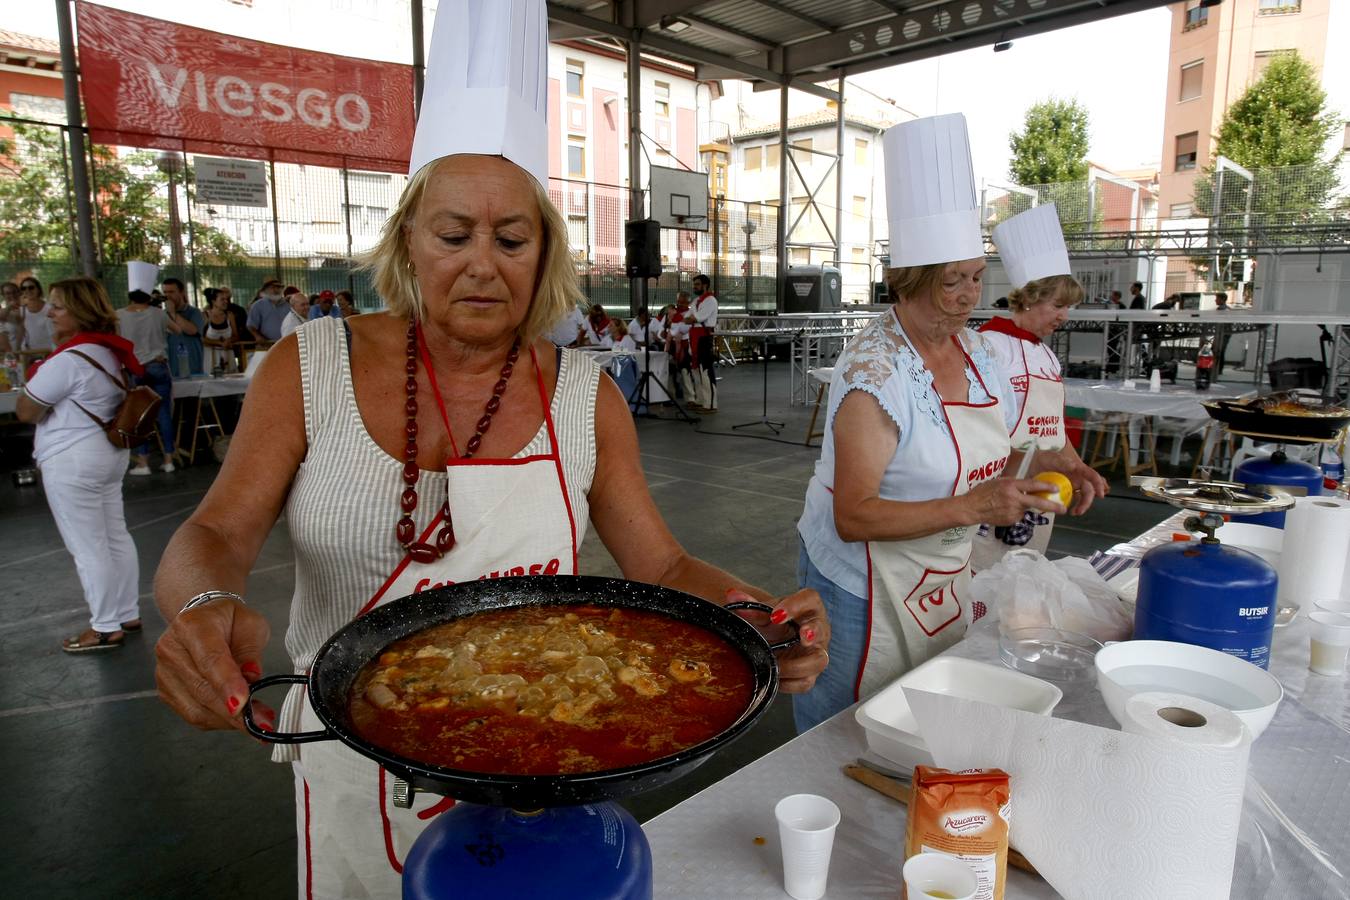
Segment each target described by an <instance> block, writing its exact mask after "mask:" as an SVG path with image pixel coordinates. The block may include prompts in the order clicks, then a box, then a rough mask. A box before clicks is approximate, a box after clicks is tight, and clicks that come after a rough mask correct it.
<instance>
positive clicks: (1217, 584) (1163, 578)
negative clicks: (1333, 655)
mask: <svg viewBox="0 0 1350 900" xmlns="http://www.w3.org/2000/svg"><path fill="white" fill-rule="evenodd" d="M1277 580H1278V579H1277V576H1276V573H1275V568H1274V566H1272V565H1270V563H1268V562H1266V561H1265V560H1263V559H1261V558H1260V557H1258V556H1256V555H1255V554H1253V553H1248V552H1247V551H1246V550H1240V549H1238V548H1236V547H1225V546H1223V545H1222V544H1221V543H1219V541H1218V540H1216V539H1215V538H1205V539H1203V540H1199V541H1181V542H1178V543H1174V544H1165V545H1162V546H1159V547H1154V548H1153V549H1152V550H1150V551H1148V553H1146V554H1144V558H1143V561H1142V562H1141V563H1140V565H1139V593H1138V599H1137V601H1136V604H1135V613H1134V636H1135V638H1136V639H1139V640H1152V641H1180V642H1182V643H1185V644H1196V645H1198V646H1201V647H1209V648H1211V649H1213V650H1219V651H1222V652H1223V653H1228V654H1230V655H1232V656H1236V657H1238V658H1239V659H1245V660H1247V661H1248V662H1250V663H1253V664H1255V665H1258V666H1260V667H1261V668H1263V669H1264V668H1267V667H1268V666H1269V665H1270V641H1271V636H1272V635H1273V633H1274V630H1275V612H1276V603H1275V598H1276V586H1277Z"/></svg>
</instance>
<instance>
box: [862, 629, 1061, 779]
mask: <svg viewBox="0 0 1350 900" xmlns="http://www.w3.org/2000/svg"><path fill="white" fill-rule="evenodd" d="M907 687H909V688H916V689H918V690H921V691H931V692H932V693H934V694H947V695H949V696H953V697H963V698H965V699H967V700H980V701H982V702H984V703H992V704H994V705H996V706H1006V707H1009V708H1011V709H1022V710H1026V711H1027V712H1031V713H1037V714H1038V715H1042V716H1048V715H1049V714H1050V712H1051V710H1053V709H1054V708H1055V706H1056V705H1057V704H1058V703H1059V701H1060V699H1061V698H1062V697H1063V696H1064V692H1063V691H1061V690H1060V689H1059V688H1057V687H1055V686H1054V685H1053V684H1050V683H1049V682H1048V681H1042V680H1041V679H1039V678H1033V677H1032V676H1030V675H1025V674H1023V673H1021V672H1014V671H1012V670H1011V669H1007V668H1004V667H1003V666H992V665H989V664H988V663H982V662H976V661H975V660H973V659H963V658H962V657H959V656H939V657H936V658H934V659H930V660H929V661H928V662H926V663H923V664H922V665H920V666H917V667H915V668H913V669H911V670H910V671H908V672H906V673H905V674H904V675H902V676H900V678H899V679H898V680H897V681H895V682H894V683H892V684H890V685H888V686H887V687H885V688H882V690H881V691H879V692H878V693H877V694H876V695H875V696H873V697H872V698H871V699H869V700H868V701H867V702H865V703H863V704H862V705H861V706H859V707H858V709H857V711H856V712H855V713H854V717H855V718H856V719H857V720H858V724H859V725H861V726H862V727H863V731H864V733H865V734H866V736H867V748H868V749H869V750H871V751H872V752H873V753H875V754H877V755H878V756H882V757H885V758H886V759H888V760H890V761H891V762H894V763H897V764H899V765H901V766H904V767H905V768H913V767H914V766H916V765H925V766H931V765H933V755H932V753H930V752H929V750H928V745H927V744H925V743H924V740H923V736H922V735H920V734H919V725H918V723H917V722H916V721H915V719H914V713H912V712H911V711H910V709H909V702H908V701H907V700H906V699H905V688H907Z"/></svg>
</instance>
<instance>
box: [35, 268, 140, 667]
mask: <svg viewBox="0 0 1350 900" xmlns="http://www.w3.org/2000/svg"><path fill="white" fill-rule="evenodd" d="M48 315H49V317H50V320H51V325H52V334H53V336H54V338H55V339H56V341H57V342H58V344H59V346H58V347H57V348H56V351H55V352H54V353H52V354H51V355H50V356H48V357H47V358H46V359H45V360H43V361H42V362H41V363H38V364H35V365H34V367H33V370H32V371H31V372H30V374H29V378H28V382H27V384H26V385H25V386H24V390H23V393H22V394H20V395H19V398H18V405H17V409H16V414H17V415H18V417H19V419H20V420H22V421H24V422H31V423H34V424H36V426H37V428H36V432H35V434H34V436H33V456H34V458H35V459H36V460H37V465H38V469H40V470H41V472H42V484H43V489H44V490H45V491H46V494H47V505H48V506H50V507H51V511H52V518H53V519H55V520H56V527H57V530H58V531H60V533H61V540H62V541H63V542H64V543H65V545H66V549H67V550H68V551H70V555H71V556H72V557H73V558H74V560H75V569H76V571H77V572H78V573H79V578H80V585H81V586H82V587H83V589H84V599H85V602H86V603H88V604H89V612H90V620H89V628H87V629H86V630H85V631H83V632H82V633H80V634H77V635H75V636H74V637H70V638H67V639H66V640H64V641H63V642H62V643H61V649H63V650H65V651H66V652H67V653H86V652H93V651H101V650H113V649H116V648H117V647H120V646H121V645H122V644H123V642H124V641H125V639H126V634H127V633H130V632H137V631H140V630H141V614H140V604H139V601H138V599H137V597H138V595H139V594H140V587H139V577H140V576H139V572H140V569H139V564H138V561H137V557H136V545H135V544H134V543H133V542H132V540H131V534H130V533H129V532H128V531H127V526H126V519H125V517H124V516H123V513H122V473H123V472H125V471H126V467H127V455H128V451H126V450H121V449H118V448H117V447H114V446H113V445H112V442H110V441H109V440H108V437H107V435H106V434H105V433H104V430H103V425H102V422H104V421H106V420H108V419H111V418H112V417H113V413H114V411H115V410H116V409H117V407H118V406H119V405H120V404H121V402H122V398H123V397H124V396H126V393H125V391H124V390H123V389H122V388H121V387H119V386H118V384H117V383H116V382H114V378H117V379H119V380H121V379H125V378H126V375H125V373H124V372H123V370H124V369H125V370H128V371H130V372H132V373H133V374H136V373H139V372H140V371H141V365H140V363H139V362H138V361H137V359H136V354H135V352H134V351H133V349H132V346H131V343H130V342H129V341H127V340H125V339H123V338H121V337H118V336H117V334H116V331H117V317H116V315H115V314H114V313H113V308H112V304H111V303H110V302H109V301H108V295H107V293H106V292H105V291H104V290H103V286H102V285H101V284H99V283H98V282H97V281H95V280H94V279H92V278H86V277H84V276H78V277H75V278H68V279H65V280H63V281H58V282H56V283H55V284H53V285H52V287H51V302H50V303H49V304H48ZM100 369H101V370H100Z"/></svg>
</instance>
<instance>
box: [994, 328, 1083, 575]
mask: <svg viewBox="0 0 1350 900" xmlns="http://www.w3.org/2000/svg"><path fill="white" fill-rule="evenodd" d="M1018 343H1020V344H1021V348H1020V349H1021V351H1022V374H1021V375H1015V376H1013V379H1012V387H1013V392H1014V393H1017V394H1022V395H1023V399H1022V415H1021V416H1020V417H1019V418H1018V420H1017V425H1016V426H1015V427H1014V428H1013V432H1012V446H1013V448H1014V449H1022V448H1025V447H1032V446H1034V447H1035V448H1036V449H1037V450H1061V449H1063V448H1064V444H1065V443H1066V442H1067V438H1066V432H1065V430H1064V379H1062V378H1060V377H1059V375H1058V374H1056V373H1055V369H1054V366H1053V364H1051V365H1043V366H1041V367H1040V368H1039V370H1038V371H1037V372H1032V371H1031V364H1030V362H1029V361H1028V359H1027V344H1028V343H1029V342H1028V341H1025V340H1023V341H1019V342H1018ZM1034 347H1035V350H1034V351H1033V352H1037V353H1040V354H1044V355H1048V354H1049V353H1050V350H1049V348H1047V347H1046V346H1045V345H1044V344H1036V345H1034ZM1041 515H1043V516H1045V518H1046V519H1047V520H1048V521H1047V522H1046V524H1044V525H1037V526H1036V529H1035V530H1034V531H1033V532H1032V534H1031V539H1030V540H1029V541H1027V542H1026V543H1025V544H1022V545H1020V547H1019V546H1013V545H1011V544H1006V543H1004V542H1003V541H1002V540H1001V539H999V538H998V537H996V536H995V535H994V529H993V528H992V527H990V526H984V527H982V528H981V529H980V533H979V534H978V535H976V537H975V548H974V551H973V553H972V554H971V565H972V566H973V567H974V568H975V571H977V572H983V571H984V570H985V569H989V568H992V567H993V566H994V565H996V564H997V563H998V561H999V560H1000V559H1002V558H1003V555H1004V554H1005V553H1007V552H1008V551H1009V550H1017V549H1020V548H1021V547H1025V548H1028V549H1031V550H1038V551H1040V552H1041V553H1044V552H1045V551H1046V548H1048V547H1049V546H1050V532H1051V531H1052V530H1053V529H1054V527H1055V514H1054V513H1042V514H1041Z"/></svg>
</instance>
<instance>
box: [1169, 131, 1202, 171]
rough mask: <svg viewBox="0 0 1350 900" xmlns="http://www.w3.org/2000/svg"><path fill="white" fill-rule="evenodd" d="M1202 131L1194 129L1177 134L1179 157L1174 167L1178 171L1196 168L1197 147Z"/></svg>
mask: <svg viewBox="0 0 1350 900" xmlns="http://www.w3.org/2000/svg"><path fill="white" fill-rule="evenodd" d="M1199 142H1200V133H1199V132H1198V131H1192V132H1190V133H1188V134H1179V135H1177V159H1176V165H1175V166H1174V167H1173V168H1174V169H1175V170H1176V171H1178V172H1185V171H1187V170H1189V169H1194V168H1195V158H1196V149H1197V147H1198V146H1199Z"/></svg>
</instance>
